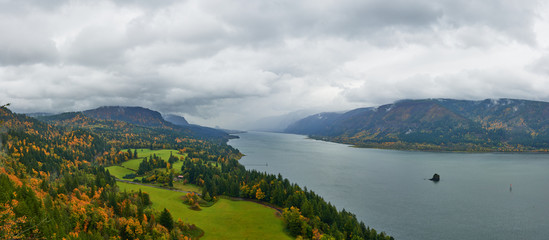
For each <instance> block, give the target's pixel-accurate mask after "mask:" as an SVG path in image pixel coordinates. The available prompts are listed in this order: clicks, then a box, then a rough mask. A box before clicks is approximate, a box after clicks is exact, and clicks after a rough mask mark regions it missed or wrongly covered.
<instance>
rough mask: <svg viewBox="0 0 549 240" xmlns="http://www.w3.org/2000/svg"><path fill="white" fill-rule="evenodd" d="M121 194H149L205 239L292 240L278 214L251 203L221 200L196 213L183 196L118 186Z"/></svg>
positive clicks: (159, 205) (177, 193)
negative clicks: (195, 229)
mask: <svg viewBox="0 0 549 240" xmlns="http://www.w3.org/2000/svg"><path fill="white" fill-rule="evenodd" d="M117 184H118V186H119V187H120V189H121V190H128V191H130V190H135V191H137V190H139V189H141V190H142V191H144V192H147V193H149V195H150V198H151V201H152V202H153V207H154V208H156V209H158V210H162V209H164V208H167V209H169V210H170V212H171V214H172V216H173V217H174V219H178V218H181V220H183V221H184V222H187V223H193V224H196V225H197V226H198V227H199V228H201V229H203V230H204V232H205V234H204V237H203V238H201V239H292V238H291V237H290V236H289V235H288V234H286V232H285V231H284V226H283V223H282V220H281V219H280V218H278V217H276V216H275V213H276V211H275V210H273V209H271V208H268V207H265V206H263V205H261V204H257V203H254V202H248V201H232V200H227V199H220V200H219V201H218V202H217V203H216V204H214V205H213V206H212V207H207V208H202V210H201V211H193V210H191V209H189V208H188V207H187V205H185V204H183V202H182V200H181V196H183V193H180V192H174V191H169V190H165V189H158V188H152V187H147V186H140V185H134V184H128V183H122V182H118V183H117Z"/></svg>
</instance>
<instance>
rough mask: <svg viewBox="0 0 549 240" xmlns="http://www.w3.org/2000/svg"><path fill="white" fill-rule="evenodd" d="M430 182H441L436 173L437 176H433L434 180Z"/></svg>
mask: <svg viewBox="0 0 549 240" xmlns="http://www.w3.org/2000/svg"><path fill="white" fill-rule="evenodd" d="M429 180H431V181H433V182H438V181H440V176H439V175H438V174H436V173H435V175H433V178H431V179H429Z"/></svg>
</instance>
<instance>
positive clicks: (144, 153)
mask: <svg viewBox="0 0 549 240" xmlns="http://www.w3.org/2000/svg"><path fill="white" fill-rule="evenodd" d="M127 150H128V149H123V150H122V151H124V152H125V151H127ZM132 152H133V149H132ZM153 154H156V156H159V157H160V158H162V159H164V160H165V161H166V162H167V161H168V159H169V158H170V154H173V155H174V156H176V157H181V156H186V154H185V155H181V154H179V152H178V151H177V150H174V149H160V150H150V149H146V148H141V149H137V156H138V157H139V158H137V159H131V160H128V161H126V162H123V163H122V164H121V165H122V166H124V167H126V168H129V169H133V170H135V171H137V169H138V168H139V164H141V162H142V161H143V158H145V157H149V156H151V155H153ZM182 166H183V162H182V161H178V162H176V163H175V164H174V165H173V169H174V170H175V171H177V172H179V171H181V167H182Z"/></svg>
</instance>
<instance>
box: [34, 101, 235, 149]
mask: <svg viewBox="0 0 549 240" xmlns="http://www.w3.org/2000/svg"><path fill="white" fill-rule="evenodd" d="M38 119H40V120H42V121H47V122H51V123H54V124H56V125H61V126H72V127H74V126H76V127H87V128H94V129H96V128H100V129H111V130H112V129H115V127H114V126H115V125H117V123H116V122H123V123H125V124H130V125H135V126H133V127H132V126H128V127H127V129H131V131H129V133H131V132H132V131H138V132H144V131H146V132H150V130H148V129H147V128H149V129H152V130H154V131H161V132H162V134H164V135H166V136H169V135H171V134H170V133H169V131H175V132H178V133H180V134H184V135H187V136H189V137H192V138H198V139H208V140H215V141H218V140H220V141H224V142H225V141H227V140H228V139H230V138H234V137H233V136H231V135H229V134H227V133H226V132H224V131H220V130H216V129H214V128H209V127H203V126H199V125H190V124H182V125H178V124H173V123H171V122H168V121H166V120H164V118H162V115H161V114H160V113H159V112H157V111H153V110H150V109H147V108H143V107H124V106H106V107H99V108H96V109H92V110H86V111H83V112H71V113H62V114H57V115H51V116H44V117H38ZM181 119H183V120H185V119H184V118H182V117H180V118H179V119H178V120H179V123H181V121H182V120H181ZM185 122H186V120H185ZM155 129H156V130H155ZM154 131H153V132H154ZM153 132H151V134H153ZM167 138H169V137H167Z"/></svg>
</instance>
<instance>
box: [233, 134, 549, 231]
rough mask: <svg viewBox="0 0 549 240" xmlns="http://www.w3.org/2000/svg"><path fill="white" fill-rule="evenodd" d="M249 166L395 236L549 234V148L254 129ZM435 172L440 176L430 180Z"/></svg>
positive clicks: (243, 146) (243, 145)
mask: <svg viewBox="0 0 549 240" xmlns="http://www.w3.org/2000/svg"><path fill="white" fill-rule="evenodd" d="M238 136H240V138H239V139H233V140H230V141H229V144H230V145H232V146H233V147H235V148H237V149H239V150H240V151H241V152H242V153H244V154H245V155H246V156H244V157H243V158H242V159H241V160H240V161H241V163H242V164H243V165H244V166H246V168H247V169H256V170H259V171H262V172H268V173H272V174H278V173H281V174H282V176H283V177H285V178H288V179H289V180H290V181H291V182H295V183H297V184H299V185H300V186H302V187H303V186H306V187H307V188H308V189H309V190H313V191H314V192H316V193H317V194H319V195H320V196H322V197H323V198H324V199H325V200H326V201H329V202H331V203H332V204H333V205H335V206H336V207H337V208H338V210H341V209H342V208H345V210H347V211H350V212H352V213H354V214H356V216H357V218H358V219H359V220H362V221H364V223H365V224H366V225H368V226H370V227H373V228H375V229H376V230H377V231H384V232H386V233H387V234H389V235H391V236H393V237H395V238H396V239H411V240H416V239H417V240H420V239H422V240H423V239H449V240H452V239H509V240H511V239H513V240H514V239H549V154H509V153H506V154H504V153H432V152H410V151H395V150H379V149H365V148H353V147H349V146H348V145H343V144H337V143H330V142H323V141H317V140H312V139H307V138H306V136H301V135H292V134H279V133H263V132H248V133H243V134H238ZM434 173H438V174H439V175H440V178H441V181H440V182H438V183H434V182H431V181H429V180H427V179H429V178H431V177H432V176H433V174H434Z"/></svg>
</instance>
